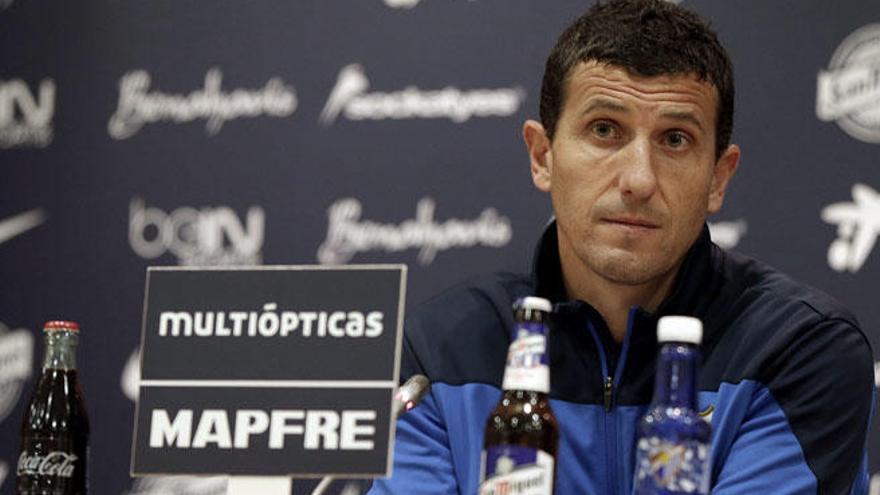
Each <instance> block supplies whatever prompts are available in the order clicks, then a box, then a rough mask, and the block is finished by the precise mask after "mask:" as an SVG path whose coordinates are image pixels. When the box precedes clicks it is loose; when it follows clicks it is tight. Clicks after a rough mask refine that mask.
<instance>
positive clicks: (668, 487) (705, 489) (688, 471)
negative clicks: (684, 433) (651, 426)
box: [635, 437, 710, 495]
mask: <svg viewBox="0 0 880 495" xmlns="http://www.w3.org/2000/svg"><path fill="white" fill-rule="evenodd" d="M709 474H710V473H709V447H708V445H705V444H703V443H701V442H698V441H695V440H682V441H679V442H671V441H669V440H666V439H663V438H659V437H647V438H642V439H640V440H639V444H638V451H637V454H636V479H635V485H636V490H635V493H636V494H638V495H641V494H653V493H664V494H668V495H678V494H685V493H688V494H701V495H705V494H707V493H709ZM660 490H662V492H661V491H660Z"/></svg>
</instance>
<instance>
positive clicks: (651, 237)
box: [524, 62, 739, 285]
mask: <svg viewBox="0 0 880 495" xmlns="http://www.w3.org/2000/svg"><path fill="white" fill-rule="evenodd" d="M717 102H718V96H717V91H716V90H715V88H714V86H712V85H711V84H710V83H708V82H705V81H700V80H698V79H697V77H696V76H687V75H675V76H672V75H664V76H657V77H641V76H633V75H630V74H629V73H627V72H626V71H625V70H623V69H621V68H617V67H614V66H609V65H603V64H598V63H594V62H588V63H582V64H580V65H578V66H576V67H575V68H574V69H573V70H572V72H571V74H570V75H569V78H568V81H567V84H566V97H565V101H564V104H563V108H562V111H561V114H560V116H559V120H558V123H557V128H556V131H555V134H554V137H553V140H552V141H550V140H549V139H547V138H546V135H545V134H544V133H543V129H542V128H540V124H537V123H536V122H530V123H527V124H526V129H524V134H525V136H526V141H527V143H528V144H529V150H530V155H531V156H532V172H533V179H534V182H535V185H536V186H537V187H538V188H539V189H541V190H544V191H548V192H550V195H551V199H552V202H553V210H554V212H555V214H556V219H557V225H558V232H559V241H560V255H561V256H562V259H563V262H564V263H565V262H566V260H569V261H570V262H573V263H576V264H578V265H579V266H580V267H581V268H584V269H586V270H587V271H588V272H591V273H593V274H596V275H599V276H601V277H603V278H605V279H607V280H609V281H612V282H615V283H621V284H627V285H641V284H644V283H649V282H651V281H652V280H656V279H658V278H660V277H663V276H665V275H668V274H670V273H671V271H672V270H675V269H676V268H677V267H678V265H679V263H680V261H681V260H682V259H683V256H684V254H685V252H686V251H687V250H688V249H689V247H690V246H691V244H692V243H693V242H694V240H695V239H696V238H697V236H698V235H699V233H700V230H701V228H702V226H703V223H704V221H705V218H706V215H707V214H708V213H712V212H715V211H717V210H718V209H719V208H720V207H721V203H722V201H723V198H724V188H725V187H726V184H727V181H728V179H729V178H730V176H731V175H732V173H733V171H734V169H735V168H736V164H737V162H738V159H739V151H738V149H737V148H736V147H735V146H731V147H730V148H729V149H728V150H725V153H724V154H723V155H722V157H721V158H720V159H719V160H718V161H717V164H716V160H715V120H716V114H717ZM530 125H531V126H533V128H534V126H537V127H538V129H537V130H535V129H533V130H532V131H529V129H528V127H529V126H530ZM529 134H532V138H531V139H530V137H529ZM542 135H543V136H544V138H543V139H544V141H543V142H544V146H545V147H544V148H542V147H541V144H540V143H541V136H542ZM578 271H580V270H578Z"/></svg>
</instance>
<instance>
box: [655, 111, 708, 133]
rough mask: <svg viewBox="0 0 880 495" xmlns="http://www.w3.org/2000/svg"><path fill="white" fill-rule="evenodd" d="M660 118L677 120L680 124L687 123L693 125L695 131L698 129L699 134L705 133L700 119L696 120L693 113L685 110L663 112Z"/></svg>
mask: <svg viewBox="0 0 880 495" xmlns="http://www.w3.org/2000/svg"><path fill="white" fill-rule="evenodd" d="M660 117H661V118H665V119H671V120H678V121H680V122H689V123H691V124H693V125H694V126H695V127H696V128H697V129H699V130H700V132H706V129H705V128H704V127H703V123H702V122H701V121H700V119H698V118H697V116H696V115H694V113H693V112H690V111H687V110H681V111H670V112H663V113H662V114H660Z"/></svg>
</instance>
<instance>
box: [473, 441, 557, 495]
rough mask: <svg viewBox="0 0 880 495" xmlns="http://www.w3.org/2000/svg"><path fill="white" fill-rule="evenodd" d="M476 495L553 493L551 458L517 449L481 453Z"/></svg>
mask: <svg viewBox="0 0 880 495" xmlns="http://www.w3.org/2000/svg"><path fill="white" fill-rule="evenodd" d="M482 464H483V472H482V473H481V477H480V479H481V480H482V482H481V483H480V495H546V494H548V493H552V492H553V464H554V460H553V456H551V455H550V454H548V453H546V452H544V451H543V450H538V449H533V448H529V447H522V446H518V445H498V446H492V447H489V448H488V449H486V450H484V451H483V463H482Z"/></svg>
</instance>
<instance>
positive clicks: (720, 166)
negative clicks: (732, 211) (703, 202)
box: [706, 144, 740, 213]
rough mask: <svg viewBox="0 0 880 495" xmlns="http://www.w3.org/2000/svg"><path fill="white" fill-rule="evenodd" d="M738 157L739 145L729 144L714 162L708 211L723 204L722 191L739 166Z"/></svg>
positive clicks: (716, 209)
mask: <svg viewBox="0 0 880 495" xmlns="http://www.w3.org/2000/svg"><path fill="white" fill-rule="evenodd" d="M739 158H740V150H739V146H737V145H735V144H731V145H730V146H728V147H727V149H726V150H724V154H722V155H721V158H719V159H718V161H716V162H715V169H714V170H713V171H712V186H711V189H710V190H709V205H708V207H707V208H706V210H707V211H708V212H709V213H715V212H717V211H718V210H720V209H721V205H722V204H724V193H725V191H727V184H729V183H730V179H731V178H732V177H733V174H734V173H736V169H737V167H739Z"/></svg>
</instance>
